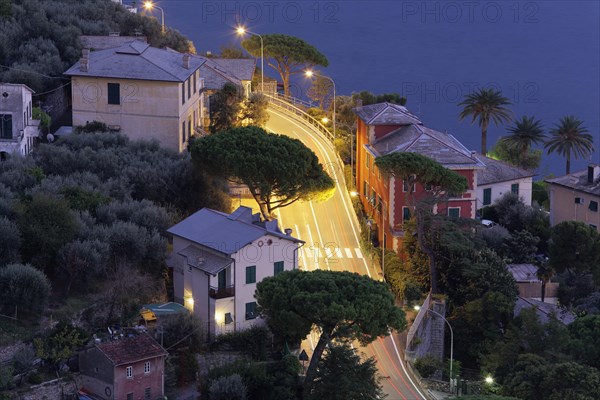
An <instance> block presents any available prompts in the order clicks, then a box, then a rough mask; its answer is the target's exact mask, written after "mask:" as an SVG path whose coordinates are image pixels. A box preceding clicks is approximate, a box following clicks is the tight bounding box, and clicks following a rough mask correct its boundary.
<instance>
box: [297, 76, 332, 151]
mask: <svg viewBox="0 0 600 400" xmlns="http://www.w3.org/2000/svg"><path fill="white" fill-rule="evenodd" d="M304 74H305V75H306V76H308V77H309V78H310V77H312V76H320V77H321V78H325V79H329V81H331V84H332V85H333V139H335V82H334V81H333V79H331V78H330V77H329V76H325V75H319V74H317V73H314V72H313V71H311V70H306V71H305V72H304Z"/></svg>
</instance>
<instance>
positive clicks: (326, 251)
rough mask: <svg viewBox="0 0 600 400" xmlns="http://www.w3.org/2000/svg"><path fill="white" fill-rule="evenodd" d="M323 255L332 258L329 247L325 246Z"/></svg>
mask: <svg viewBox="0 0 600 400" xmlns="http://www.w3.org/2000/svg"><path fill="white" fill-rule="evenodd" d="M325 257H326V258H333V252H332V251H331V249H330V248H329V247H325Z"/></svg>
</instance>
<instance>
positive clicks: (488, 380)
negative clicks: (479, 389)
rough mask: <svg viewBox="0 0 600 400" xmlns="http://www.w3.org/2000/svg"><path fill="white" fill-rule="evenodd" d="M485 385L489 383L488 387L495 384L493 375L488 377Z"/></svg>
mask: <svg viewBox="0 0 600 400" xmlns="http://www.w3.org/2000/svg"><path fill="white" fill-rule="evenodd" d="M485 383H487V384H488V385H491V384H492V383H494V378H492V376H491V375H488V376H486V377H485Z"/></svg>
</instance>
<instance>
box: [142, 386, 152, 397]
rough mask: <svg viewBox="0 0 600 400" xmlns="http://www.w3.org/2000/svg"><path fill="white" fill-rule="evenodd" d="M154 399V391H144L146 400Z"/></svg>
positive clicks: (147, 389) (148, 389)
mask: <svg viewBox="0 0 600 400" xmlns="http://www.w3.org/2000/svg"><path fill="white" fill-rule="evenodd" d="M151 397H152V390H151V389H150V388H146V389H144V400H150V398H151Z"/></svg>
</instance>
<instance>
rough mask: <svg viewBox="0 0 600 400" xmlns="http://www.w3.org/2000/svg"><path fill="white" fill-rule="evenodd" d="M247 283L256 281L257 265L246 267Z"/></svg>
mask: <svg viewBox="0 0 600 400" xmlns="http://www.w3.org/2000/svg"><path fill="white" fill-rule="evenodd" d="M246 283H256V265H252V266H250V267H246Z"/></svg>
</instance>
